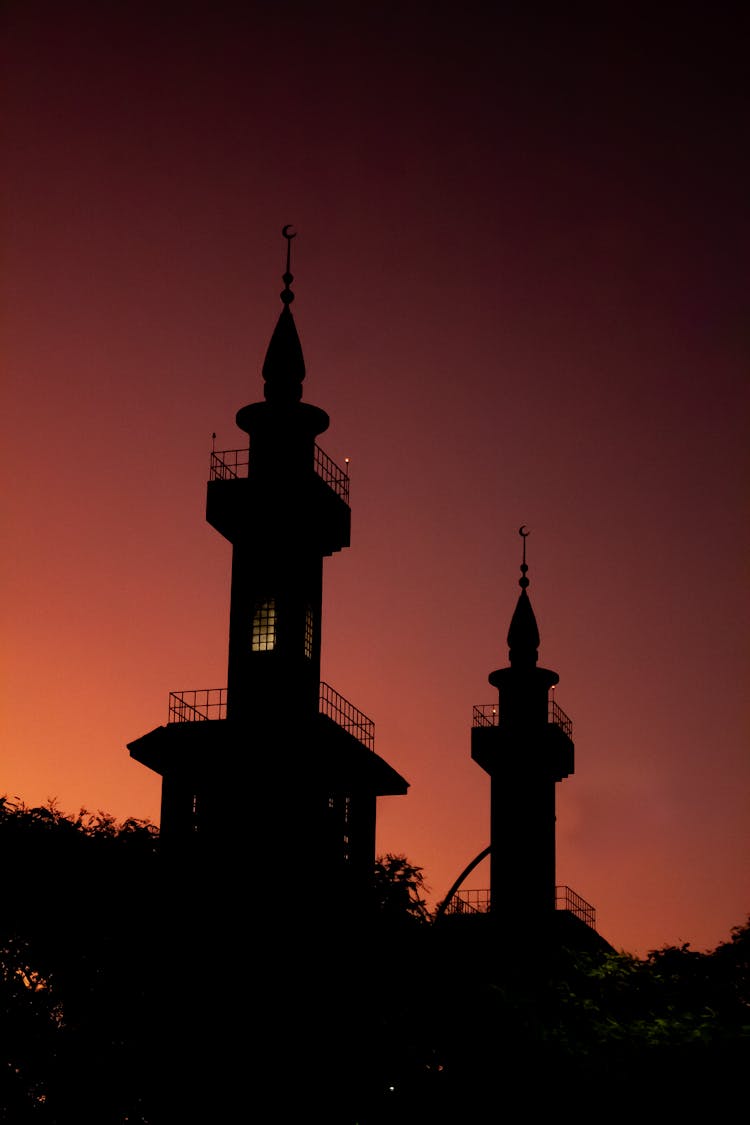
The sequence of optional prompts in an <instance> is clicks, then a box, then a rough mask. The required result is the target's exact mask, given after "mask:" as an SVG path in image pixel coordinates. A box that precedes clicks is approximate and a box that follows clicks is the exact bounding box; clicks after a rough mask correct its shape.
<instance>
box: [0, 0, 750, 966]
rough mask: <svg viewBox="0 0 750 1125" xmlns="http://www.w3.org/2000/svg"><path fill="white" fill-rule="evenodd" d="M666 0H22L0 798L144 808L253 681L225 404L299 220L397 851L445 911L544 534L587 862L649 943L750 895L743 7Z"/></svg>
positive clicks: (5, 258)
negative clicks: (239, 595)
mask: <svg viewBox="0 0 750 1125" xmlns="http://www.w3.org/2000/svg"><path fill="white" fill-rule="evenodd" d="M660 7H662V6H660V5H648V6H644V7H643V9H640V8H639V6H638V5H630V4H625V5H621V4H606V3H605V4H600V5H596V6H593V5H592V6H590V7H586V8H584V7H578V6H576V5H575V4H573V5H567V4H565V5H563V4H559V5H554V6H552V5H546V6H545V5H532V4H516V3H508V4H502V3H500V4H497V5H494V6H490V5H485V4H479V3H474V2H472V0H469V2H468V3H462V4H457V3H456V4H445V3H441V2H432V3H416V2H413V3H406V2H404V3H391V4H388V3H381V4H377V5H375V4H372V5H356V4H352V5H349V6H345V5H335V4H330V3H325V2H322V3H295V2H293V0H292V2H286V3H283V4H275V3H252V2H248V3H246V4H243V5H241V6H240V5H235V4H226V3H221V2H220V0H219V2H217V3H212V4H209V3H205V4H198V3H189V2H188V3H179V4H169V3H158V2H154V3H141V2H139V0H128V2H122V3H117V2H115V0H113V2H111V3H93V2H92V3H90V4H86V3H82V2H80V0H71V2H70V3H65V4H61V3H43V2H37V0H23V2H22V0H6V3H5V4H4V6H3V14H2V17H0V20H1V27H2V53H3V58H2V72H3V75H4V77H3V79H2V84H3V88H2V90H1V91H0V93H1V95H2V106H3V109H2V117H3V124H2V168H3V173H2V187H1V188H0V191H1V192H2V245H1V247H0V249H1V251H2V282H1V283H2V368H3V373H2V387H1V392H0V393H1V403H0V405H1V407H2V422H3V442H2V457H3V479H4V482H5V487H4V489H3V495H2V530H3V545H2V551H1V552H0V574H1V575H2V579H1V580H2V586H1V598H0V605H1V607H2V634H1V635H2V654H3V664H2V675H1V677H0V682H1V683H2V695H1V696H0V703H1V706H2V713H1V719H2V757H1V758H0V794H2V793H5V794H7V795H8V796H10V797H16V798H18V799H21V800H24V801H25V802H26V803H27V804H37V803H43V802H46V801H47V800H48V799H49V798H55V799H56V800H57V802H58V804H59V806H60V807H61V808H62V809H63V810H65V811H69V812H77V810H78V809H79V808H80V807H81V806H84V807H86V808H88V809H90V810H98V809H101V810H104V811H106V812H108V813H112V814H114V815H115V816H116V817H118V819H124V818H125V817H128V816H134V817H144V818H149V819H151V820H153V821H158V816H159V796H160V780H159V778H158V777H157V776H156V775H155V774H153V773H150V772H149V771H148V770H146V769H145V768H144V767H143V766H140V765H138V764H136V763H135V762H133V761H132V760H131V758H130V756H129V754H128V751H127V749H126V744H127V743H128V742H129V741H132V740H133V739H135V738H137V737H139V736H140V735H141V734H143V733H145V732H146V731H148V730H150V729H151V728H153V727H156V726H158V725H160V724H162V723H164V722H166V719H167V702H168V695H169V692H170V691H173V690H180V689H189V688H200V687H218V686H223V685H224V684H225V683H226V657H227V628H228V609H229V567H230V558H231V548H230V546H229V544H228V543H227V542H226V541H224V540H223V539H222V538H221V537H220V536H219V535H218V534H217V533H216V532H215V531H214V530H212V529H211V528H210V527H209V526H208V524H207V523H206V522H205V485H206V479H207V475H208V464H209V453H210V450H211V434H212V432H214V431H215V432H216V435H217V437H216V446H217V448H219V449H227V448H235V447H238V446H242V445H243V444H244V442H245V439H246V435H245V434H243V433H242V432H241V431H240V430H238V429H237V427H236V426H235V423H234V416H235V413H236V411H237V410H238V408H239V407H241V406H243V405H245V404H246V403H248V402H252V401H255V400H257V399H260V398H261V397H262V381H261V376H260V368H261V364H262V361H263V356H264V353H265V349H266V346H267V343H268V339H269V336H270V333H271V331H272V328H273V325H274V323H275V320H276V318H277V316H278V313H279V311H280V308H281V305H280V303H279V299H278V294H279V291H280V289H281V274H282V272H283V268H284V243H283V240H282V238H281V234H280V231H281V227H282V226H283V225H284V224H285V223H291V224H293V225H294V227H295V229H296V230H297V231H298V232H299V234H298V237H297V239H296V241H295V242H294V244H293V261H292V269H293V273H294V275H295V282H294V289H295V292H296V301H295V304H294V314H295V318H296V323H297V327H298V330H299V334H300V338H301V341H302V345H303V348H304V353H305V359H306V363H307V379H306V382H305V389H304V395H305V399H306V401H309V402H311V403H314V404H315V405H318V406H321V407H323V408H324V409H325V410H326V411H328V413H329V414H330V416H331V427H330V430H329V431H328V432H327V433H326V434H324V435H322V437H321V439H320V443H321V445H322V446H323V448H324V449H325V451H326V452H327V453H328V454H329V455H330V456H331V457H333V458H334V459H335V460H336V461H338V462H339V463H341V462H343V460H344V458H346V457H348V458H350V470H351V478H352V487H351V505H352V545H351V548H350V550H348V551H344V552H342V553H341V554H340V555H338V556H336V557H334V558H332V559H330V560H327V562H326V570H325V589H324V608H323V668H322V675H323V678H324V679H325V680H327V681H328V682H329V683H331V684H332V685H333V686H334V687H335V688H336V690H337V691H339V692H340V693H341V694H343V695H344V696H346V697H347V698H348V699H349V700H351V701H352V702H353V703H354V704H355V705H356V706H357V707H359V708H360V709H361V710H362V711H364V712H365V713H366V714H367V715H369V716H370V717H371V718H372V719H374V721H375V730H376V738H375V748H376V750H377V751H378V752H379V753H380V754H381V755H382V756H383V757H384V758H385V759H386V760H387V761H388V762H389V763H390V764H391V765H392V766H394V768H395V769H397V770H398V771H399V772H400V773H401V774H403V775H404V777H405V778H406V779H407V780H408V781H409V783H410V790H409V794H408V795H407V796H404V797H388V798H384V799H382V800H381V801H380V802H379V811H378V841H377V842H378V850H379V851H380V852H386V851H395V852H403V853H405V854H406V855H407V856H408V858H409V859H410V860H411V861H412V862H414V863H416V864H418V865H419V866H421V867H423V868H424V872H425V876H426V879H427V883H428V885H429V887H430V889H431V900H432V901H437V900H439V899H440V898H441V897H442V896H443V895H444V894H445V893H446V892H447V890H448V888H449V886H450V885H451V883H452V882H453V880H454V878H455V877H456V876H457V875H458V874H459V872H460V871H461V870H462V869H463V867H464V866H465V865H466V864H467V863H468V862H469V861H470V860H471V859H472V858H473V857H474V856H475V855H476V854H477V853H478V852H480V851H481V850H482V849H483V848H484V847H485V846H486V844H487V843H488V842H489V779H488V778H487V776H486V775H485V774H484V773H483V772H482V771H481V770H480V769H479V767H478V766H476V765H475V764H474V763H473V762H472V761H471V758H470V746H469V739H470V728H471V718H472V706H473V704H477V703H488V702H492V700H493V689H492V688H490V686H489V685H488V683H487V676H488V674H489V673H490V672H491V671H492V670H493V669H495V668H498V667H501V666H503V665H504V664H506V663H507V655H508V654H507V645H506V640H505V638H506V633H507V628H508V624H509V621H510V616H511V613H512V610H513V607H514V604H515V601H516V597H517V595H518V585H517V581H518V576H519V571H518V566H519V563H520V560H521V545H520V539H519V536H518V527H519V525H521V524H524V523H525V524H526V525H527V527H528V528H529V530H530V533H531V534H530V536H529V538H528V540H527V554H528V562H529V565H530V570H529V577H530V579H531V586H530V589H529V593H530V596H531V600H532V604H533V606H534V609H535V611H536V616H537V620H538V623H539V628H540V632H541V649H540V663H541V664H542V665H544V666H545V667H548V668H552V669H554V670H556V671H557V672H558V673H559V675H560V686H559V688H558V689H557V699H558V702H559V703H560V705H561V706H562V707H563V708H564V709H565V711H566V712H567V713H568V714H569V715H570V716H571V718H572V719H573V722H574V739H575V745H576V771H575V774H574V775H573V776H572V777H570V778H568V779H567V780H566V781H564V782H563V783H562V784H561V785H560V786H558V812H557V841H558V870H557V878H558V882H559V883H564V884H568V885H569V886H571V887H572V888H573V889H574V890H575V891H576V892H577V893H578V894H580V895H581V896H583V898H585V899H586V900H587V901H588V902H590V903H592V904H593V905H594V906H595V907H596V909H597V921H598V929H599V930H600V932H601V933H602V934H603V935H604V936H605V937H606V938H607V939H608V940H609V941H610V942H611V943H612V944H613V945H614V946H615V947H616V948H619V949H626V950H627V951H629V952H632V953H638V954H640V955H645V953H646V952H647V951H648V950H650V949H655V948H659V947H661V946H662V945H664V944H667V943H670V944H671V943H675V944H676V943H682V942H690V943H691V945H692V946H693V948H696V949H709V948H713V947H714V946H715V945H717V944H718V943H719V942H721V941H724V940H727V939H728V938H729V936H730V931H731V928H732V927H733V926H736V925H740V924H742V923H743V922H744V921H745V920H746V919H747V916H748V913H750V742H749V739H748V734H749V730H748V728H749V725H750V724H749V722H748V685H749V683H750V648H749V646H748V633H749V627H750V620H749V618H750V612H749V610H750V597H749V595H748V589H749V586H748V577H749V575H748V569H749V568H748V561H749V559H750V535H749V532H748V528H749V526H750V521H749V519H748V515H749V514H750V513H749V512H748V483H749V477H750V474H749V469H750V465H749V464H748V462H749V458H748V446H749V443H748V420H749V418H750V412H749V409H748V408H749V406H750V402H749V399H750V393H749V391H748V360H749V359H750V333H749V332H748V292H749V286H748V281H749V280H750V278H749V277H748V273H749V265H748V263H750V237H748V236H749V234H750V229H749V228H750V223H749V222H748V199H749V198H750V175H749V174H748V172H749V171H750V168H749V165H750V159H749V156H748V154H749V152H750V147H749V146H750V129H749V128H748V126H749V124H750V113H749V108H750V99H749V97H748V93H749V88H748V68H747V58H748V54H749V52H750V35H748V31H749V29H750V20H748V13H747V9H746V10H745V14H744V16H743V17H742V18H740V17H739V16H738V15H737V13H736V11H735V9H736V7H737V6H736V5H723V4H721V3H713V4H706V5H704V6H703V7H702V8H701V7H696V6H695V5H693V6H690V5H685V6H683V5H664V6H663V10H664V14H663V15H662V17H661V18H660V19H658V20H654V18H653V16H652V17H651V18H647V16H646V14H645V13H647V12H648V10H649V8H655V9H659V8H660ZM667 9H669V14H667V11H666V10H667ZM641 10H642V11H643V13H644V14H643V15H642V16H641V15H639V12H640V11H641ZM490 11H492V12H494V14H492V15H489V14H488V12H490ZM553 13H556V14H553ZM592 13H595V14H592ZM276 796H277V797H278V798H279V799H281V796H282V795H281V794H278V795H276ZM245 798H246V795H245V794H242V793H237V792H234V791H232V789H231V787H228V790H227V795H226V801H227V810H228V812H229V811H230V810H232V811H233V812H237V813H240V814H241V811H242V808H243V804H244V801H245ZM262 863H263V870H264V871H266V872H267V875H268V878H269V880H271V881H273V882H277V881H278V879H279V878H284V879H286V878H292V879H293V873H290V872H275V871H273V870H270V871H268V870H267V858H266V857H263V859H262ZM488 867H489V865H488V864H487V866H486V867H484V866H482V867H479V868H478V869H477V870H476V872H475V873H474V875H473V876H472V878H471V880H470V881H469V883H468V885H469V886H471V887H475V888H480V887H486V886H487V885H488V880H489V869H488Z"/></svg>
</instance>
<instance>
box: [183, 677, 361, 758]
mask: <svg viewBox="0 0 750 1125" xmlns="http://www.w3.org/2000/svg"><path fill="white" fill-rule="evenodd" d="M318 711H319V714H321V715H326V716H327V717H328V718H329V719H332V720H333V722H334V723H336V724H337V726H340V727H342V728H343V729H344V730H345V731H347V732H348V733H349V734H350V735H352V737H353V738H356V739H357V741H358V742H361V743H362V745H363V746H365V747H366V748H367V749H368V750H374V749H375V724H374V722H373V721H372V719H368V717H367V715H365V714H364V713H363V712H362V711H360V710H359V709H358V708H357V707H355V706H354V704H353V703H350V702H349V700H348V699H345V698H344V696H343V695H339V693H338V692H337V691H336V690H335V689H334V688H332V687H331V685H330V684H326V683H321V685H320V692H319V695H318ZM226 717H227V689H226V688H198V689H196V690H193V691H172V692H170V693H169V719H168V722H170V723H196V722H198V723H199V722H206V721H207V720H211V719H226Z"/></svg>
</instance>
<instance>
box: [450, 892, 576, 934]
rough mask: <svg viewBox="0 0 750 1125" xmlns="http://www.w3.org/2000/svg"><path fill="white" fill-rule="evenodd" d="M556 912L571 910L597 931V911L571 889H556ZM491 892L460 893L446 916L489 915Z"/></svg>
mask: <svg viewBox="0 0 750 1125" xmlns="http://www.w3.org/2000/svg"><path fill="white" fill-rule="evenodd" d="M555 910H569V911H570V913H571V914H575V916H576V918H580V920H581V921H582V922H585V923H586V925H587V926H590V927H591V929H592V930H595V929H596V910H595V909H594V907H593V906H592V905H591V903H590V902H586V900H585V899H584V898H581V896H580V895H577V894H576V893H575V891H573V890H571V888H570V887H555ZM489 912H490V892H489V891H485V890H481V891H473V890H472V891H460V892H459V893H457V894H455V895H454V896H453V898H452V899H451V900H450V902H449V903H448V905H447V906H446V908H445V913H446V914H489Z"/></svg>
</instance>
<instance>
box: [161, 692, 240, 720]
mask: <svg viewBox="0 0 750 1125" xmlns="http://www.w3.org/2000/svg"><path fill="white" fill-rule="evenodd" d="M226 717H227V689H226V688H223V687H221V688H198V689H197V690H195V691H172V692H170V693H169V722H170V723H196V722H205V720H206V719H226Z"/></svg>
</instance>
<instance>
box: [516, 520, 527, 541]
mask: <svg viewBox="0 0 750 1125" xmlns="http://www.w3.org/2000/svg"><path fill="white" fill-rule="evenodd" d="M525 527H526V524H525V523H522V524H521V526H520V527H519V529H518V534H519V535H521V536H523V538H524V539H525V538H526V536H527V535H528V534H529V532H528V531H524V528H525Z"/></svg>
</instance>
